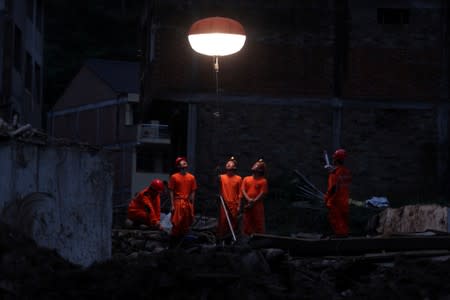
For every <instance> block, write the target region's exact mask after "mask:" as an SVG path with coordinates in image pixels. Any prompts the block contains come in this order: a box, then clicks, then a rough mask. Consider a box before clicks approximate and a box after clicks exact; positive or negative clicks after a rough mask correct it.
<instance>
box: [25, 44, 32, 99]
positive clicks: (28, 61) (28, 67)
mask: <svg viewBox="0 0 450 300" xmlns="http://www.w3.org/2000/svg"><path fill="white" fill-rule="evenodd" d="M32 79H33V62H32V58H31V55H30V53H28V51H27V52H26V54H25V88H26V89H27V90H28V91H30V92H31V90H32V89H31V82H32Z"/></svg>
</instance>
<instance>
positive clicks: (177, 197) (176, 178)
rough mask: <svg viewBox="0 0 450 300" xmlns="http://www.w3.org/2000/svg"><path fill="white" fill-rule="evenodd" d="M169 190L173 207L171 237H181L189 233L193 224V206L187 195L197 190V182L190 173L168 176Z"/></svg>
mask: <svg viewBox="0 0 450 300" xmlns="http://www.w3.org/2000/svg"><path fill="white" fill-rule="evenodd" d="M168 187H169V189H170V190H171V191H172V193H173V207H174V210H173V211H172V216H171V219H170V221H171V222H172V231H171V235H173V236H181V235H184V234H186V233H187V232H188V231H189V227H190V226H191V225H192V223H193V222H194V204H193V203H191V201H190V200H189V195H191V193H192V192H194V191H195V190H196V189H197V182H196V180H195V177H194V175H192V174H191V173H186V174H184V175H183V174H181V173H175V174H173V175H172V176H170V179H169V185H168Z"/></svg>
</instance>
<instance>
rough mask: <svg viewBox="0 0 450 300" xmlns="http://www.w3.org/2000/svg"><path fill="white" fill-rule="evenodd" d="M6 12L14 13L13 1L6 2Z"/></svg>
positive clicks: (6, 0)
mask: <svg viewBox="0 0 450 300" xmlns="http://www.w3.org/2000/svg"><path fill="white" fill-rule="evenodd" d="M5 10H7V11H8V12H10V13H11V12H12V10H13V0H5Z"/></svg>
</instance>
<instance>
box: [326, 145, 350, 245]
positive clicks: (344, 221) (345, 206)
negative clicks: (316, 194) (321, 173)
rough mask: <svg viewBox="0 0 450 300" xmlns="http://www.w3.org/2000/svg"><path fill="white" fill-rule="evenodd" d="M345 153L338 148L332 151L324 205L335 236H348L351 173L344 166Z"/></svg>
mask: <svg viewBox="0 0 450 300" xmlns="http://www.w3.org/2000/svg"><path fill="white" fill-rule="evenodd" d="M346 157H347V153H346V151H345V150H344V149H338V150H336V151H335V152H334V153H333V166H332V167H331V168H330V170H329V174H328V188H327V192H326V193H325V196H324V198H325V199H324V200H325V205H326V207H327V208H328V221H329V223H330V226H331V229H332V230H333V232H334V235H335V236H336V237H347V236H348V232H349V229H348V221H349V198H350V184H351V181H352V175H351V172H350V170H349V169H348V168H347V167H345V166H344V160H345V158H346Z"/></svg>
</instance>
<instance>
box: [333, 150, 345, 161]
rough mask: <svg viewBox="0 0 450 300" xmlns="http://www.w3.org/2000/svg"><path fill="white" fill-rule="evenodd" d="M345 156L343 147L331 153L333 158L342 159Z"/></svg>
mask: <svg viewBox="0 0 450 300" xmlns="http://www.w3.org/2000/svg"><path fill="white" fill-rule="evenodd" d="M346 157H347V152H346V151H345V150H344V149H337V150H336V151H335V152H334V153H333V159H335V160H344V159H345V158H346Z"/></svg>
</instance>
